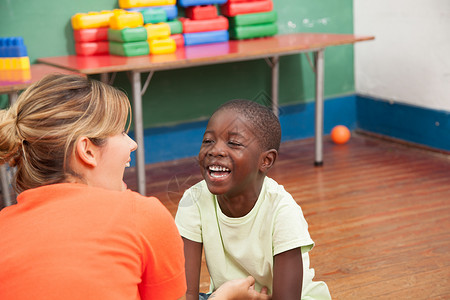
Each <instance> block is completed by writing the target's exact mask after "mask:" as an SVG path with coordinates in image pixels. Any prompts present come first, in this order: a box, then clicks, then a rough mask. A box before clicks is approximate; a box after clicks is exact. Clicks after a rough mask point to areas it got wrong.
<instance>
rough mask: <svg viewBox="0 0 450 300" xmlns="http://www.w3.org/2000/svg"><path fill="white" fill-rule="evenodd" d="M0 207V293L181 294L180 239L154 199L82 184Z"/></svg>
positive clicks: (86, 298) (67, 298) (26, 195)
mask: <svg viewBox="0 0 450 300" xmlns="http://www.w3.org/2000/svg"><path fill="white" fill-rule="evenodd" d="M17 201H18V204H16V205H12V206H9V207H6V208H4V209H3V210H2V211H0V299H4V300H6V299H14V300H20V299H37V300H40V299H64V300H71V299H80V300H81V299H82V300H90V299H95V300H99V299H108V300H109V299H120V300H126V299H158V300H163V299H164V300H166V299H167V300H168V299H178V298H180V297H181V296H182V295H184V293H185V291H186V281H185V274H184V256H183V244H182V240H181V238H180V236H179V234H178V230H177V228H176V226H175V223H174V220H173V217H172V215H171V214H170V213H169V211H168V210H167V209H166V208H165V207H164V206H163V205H162V204H161V203H160V202H159V200H158V199H156V198H153V197H150V198H147V197H143V196H141V195H139V194H137V193H135V192H132V191H125V192H115V191H108V190H104V189H99V188H92V187H87V186H86V185H82V184H69V183H63V184H55V185H48V186H43V187H39V188H36V189H31V190H27V191H25V192H23V193H21V194H20V195H19V196H18V199H17Z"/></svg>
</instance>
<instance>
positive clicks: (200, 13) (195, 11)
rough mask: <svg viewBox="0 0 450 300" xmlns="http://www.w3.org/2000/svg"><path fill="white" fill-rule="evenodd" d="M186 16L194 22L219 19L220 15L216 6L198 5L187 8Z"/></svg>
mask: <svg viewBox="0 0 450 300" xmlns="http://www.w3.org/2000/svg"><path fill="white" fill-rule="evenodd" d="M185 15H186V17H187V18H189V19H192V20H205V19H214V18H217V16H218V13H217V7H216V6H215V5H204V6H203V5H198V6H189V7H187V8H186V10H185Z"/></svg>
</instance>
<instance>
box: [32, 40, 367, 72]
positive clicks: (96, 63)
mask: <svg viewBox="0 0 450 300" xmlns="http://www.w3.org/2000/svg"><path fill="white" fill-rule="evenodd" d="M373 39H374V37H373V36H356V35H352V34H321V33H294V34H282V35H275V36H273V37H265V38H257V39H250V40H230V41H227V42H222V43H213V44H203V45H193V46H186V47H180V48H178V49H177V51H176V52H175V53H172V54H159V55H144V56H135V57H125V56H116V55H99V56H76V55H67V56H56V57H46V58H39V59H38V62H41V63H46V64H49V65H54V66H58V67H61V68H65V69H68V70H73V71H78V72H80V73H83V74H100V73H111V72H121V71H132V70H133V71H142V72H145V71H151V70H168V69H178V68H185V67H192V66H200V65H206V64H218V63H226V62H233V61H242V60H251V59H258V58H264V57H271V56H276V55H288V54H295V53H301V52H309V51H314V50H318V49H322V48H326V47H329V46H338V45H344V44H353V43H356V42H361V41H367V40H373Z"/></svg>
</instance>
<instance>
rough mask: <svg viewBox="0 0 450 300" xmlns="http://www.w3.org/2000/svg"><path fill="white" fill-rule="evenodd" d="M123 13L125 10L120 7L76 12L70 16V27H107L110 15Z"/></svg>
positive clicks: (75, 28)
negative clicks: (99, 10)
mask: <svg viewBox="0 0 450 300" xmlns="http://www.w3.org/2000/svg"><path fill="white" fill-rule="evenodd" d="M123 13H126V11H125V10H122V9H115V10H103V11H101V12H89V13H78V14H75V15H73V16H72V28H73V29H74V30H78V29H88V28H99V27H109V23H110V19H111V17H112V16H114V15H119V14H123Z"/></svg>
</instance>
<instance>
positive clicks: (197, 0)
mask: <svg viewBox="0 0 450 300" xmlns="http://www.w3.org/2000/svg"><path fill="white" fill-rule="evenodd" d="M225 2H227V0H178V2H177V3H178V4H179V5H180V6H183V7H187V6H197V5H209V4H224V3H225Z"/></svg>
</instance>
